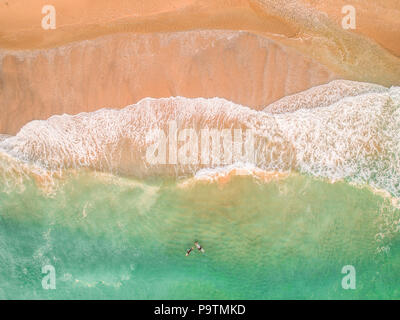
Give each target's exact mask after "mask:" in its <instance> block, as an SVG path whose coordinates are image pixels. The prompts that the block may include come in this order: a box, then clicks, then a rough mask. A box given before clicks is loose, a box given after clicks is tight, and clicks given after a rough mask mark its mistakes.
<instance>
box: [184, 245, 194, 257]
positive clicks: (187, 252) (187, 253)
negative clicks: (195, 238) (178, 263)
mask: <svg viewBox="0 0 400 320" xmlns="http://www.w3.org/2000/svg"><path fill="white" fill-rule="evenodd" d="M193 249H194V248H193V247H191V248H190V249H187V250H186V257H187V256H188V255H189V254H190V253H191V252H192V251H193Z"/></svg>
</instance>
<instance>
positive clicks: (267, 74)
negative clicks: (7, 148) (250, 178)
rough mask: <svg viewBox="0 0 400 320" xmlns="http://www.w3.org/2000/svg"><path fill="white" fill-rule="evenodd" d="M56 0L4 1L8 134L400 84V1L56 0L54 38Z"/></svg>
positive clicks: (3, 104) (0, 71) (2, 66)
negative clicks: (181, 107)
mask: <svg viewBox="0 0 400 320" xmlns="http://www.w3.org/2000/svg"><path fill="white" fill-rule="evenodd" d="M46 4H48V1H46V0H14V1H11V0H0V48H3V49H0V110H1V112H2V118H1V119H0V132H1V133H9V134H15V133H16V132H17V131H18V130H19V129H20V127H21V126H22V125H24V124H25V123H27V122H28V121H31V120H33V119H46V118H48V117H49V116H50V115H52V114H59V113H64V112H65V113H77V112H80V111H93V110H96V109H99V108H101V107H112V108H121V107H124V106H126V105H128V104H132V103H135V102H137V101H138V100H140V99H141V98H143V97H146V96H152V97H165V96H171V95H172V96H175V95H180V96H187V97H195V96H201V97H214V96H218V97H224V98H227V99H229V100H231V101H234V102H236V103H241V104H244V105H248V106H250V107H253V108H261V107H265V105H266V104H268V103H270V102H273V101H275V100H277V99H279V98H281V97H283V96H285V95H288V94H292V93H296V92H299V91H302V90H305V89H308V88H310V87H313V86H315V85H318V84H321V83H326V82H328V81H330V80H331V79H334V78H344V79H350V80H358V81H365V82H373V83H378V84H382V85H385V86H390V85H399V84H400V59H399V56H400V44H399V43H400V42H399V39H400V26H399V23H400V22H399V21H400V19H399V17H400V14H399V8H400V1H398V0H385V1H376V0H354V1H351V2H347V1H345V0H338V1H336V0H327V1H306V0H287V1H282V0H281V1H278V0H248V1H247V0H197V1H196V0H176V1H161V0H146V1H143V0H140V1H138V0H132V1H124V0H114V1H107V0H96V1H92V0H80V1H77V0H76V1H71V0H68V1H67V0H54V1H52V3H51V4H52V5H54V6H55V8H56V13H57V16H56V23H57V28H56V29H55V30H43V29H42V28H41V19H42V17H43V16H44V15H43V14H42V13H41V9H42V6H43V5H46ZM345 4H351V5H353V6H354V7H355V8H356V10H357V28H356V30H343V29H342V27H341V18H342V16H343V14H342V13H341V8H342V6H343V5H345ZM201 30H209V31H201ZM87 40H89V41H87ZM270 40H273V41H270Z"/></svg>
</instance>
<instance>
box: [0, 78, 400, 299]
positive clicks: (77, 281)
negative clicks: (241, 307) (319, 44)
mask: <svg viewBox="0 0 400 320" xmlns="http://www.w3.org/2000/svg"><path fill="white" fill-rule="evenodd" d="M286 105H290V108H289V109H285V106H286ZM285 110H286V111H285ZM171 120H174V121H176V122H177V125H178V127H179V128H188V127H190V128H194V129H195V130H196V131H199V130H200V129H201V128H204V127H207V128H214V127H215V128H218V129H224V128H225V129H226V128H237V127H238V128H243V129H248V128H251V129H252V130H254V131H255V132H256V134H255V146H256V148H255V150H256V157H255V159H254V162H253V163H241V162H238V163H233V164H230V165H226V166H224V165H221V164H218V165H217V164H215V165H214V164H213V163H212V162H211V163H210V164H209V165H201V164H198V163H193V164H190V165H183V164H177V165H173V164H168V165H163V164H157V165H154V166H152V165H149V164H148V163H146V161H145V160H144V159H145V153H146V147H148V141H147V140H146V132H148V130H150V129H152V128H153V129H154V128H155V127H157V126H158V127H161V128H167V127H168V121H171ZM399 135H400V88H396V87H392V88H384V87H380V86H376V85H372V84H362V83H353V82H349V81H336V82H332V83H331V84H329V85H325V86H321V87H317V88H313V89H310V90H308V91H306V92H303V93H301V94H299V95H295V96H292V97H286V98H284V99H282V100H281V101H278V102H277V103H275V104H273V105H271V106H269V107H266V108H265V109H264V111H255V110H251V109H250V108H247V107H245V106H240V105H237V104H234V103H232V102H229V101H226V100H224V99H218V98H214V99H202V98H198V99H188V98H182V97H175V98H165V99H144V100H142V101H141V102H139V103H138V104H136V105H132V106H128V107H126V108H125V109H122V110H111V109H102V110H99V111H97V112H94V113H82V114H79V115H75V116H70V115H61V116H54V117H52V118H50V119H48V120H46V121H33V122H31V123H28V124H27V125H26V126H25V127H23V128H22V129H21V131H20V132H19V133H18V134H17V135H16V136H12V137H11V136H10V137H8V136H3V137H1V138H0V266H1V268H0V298H1V299H399V298H400V277H399V276H400V234H399V230H400V205H399V201H398V197H399V196H400V161H399V152H400V139H399ZM239 172H240V174H239ZM196 240H197V241H199V242H200V244H201V245H202V246H203V247H204V249H205V252H204V253H201V252H199V251H197V250H195V251H194V252H192V253H191V254H190V255H189V256H185V252H186V250H187V249H188V248H189V247H191V246H193V243H194V241H196ZM46 265H51V266H53V267H54V270H55V274H56V278H55V279H56V288H55V289H49V290H46V289H44V288H43V286H42V280H43V278H44V277H45V276H46V274H45V273H42V268H43V267H44V266H46ZM348 265H351V266H353V267H354V268H355V270H356V288H355V289H347V290H346V289H344V288H343V287H342V279H343V278H344V277H345V276H346V274H343V273H342V268H343V267H344V266H348Z"/></svg>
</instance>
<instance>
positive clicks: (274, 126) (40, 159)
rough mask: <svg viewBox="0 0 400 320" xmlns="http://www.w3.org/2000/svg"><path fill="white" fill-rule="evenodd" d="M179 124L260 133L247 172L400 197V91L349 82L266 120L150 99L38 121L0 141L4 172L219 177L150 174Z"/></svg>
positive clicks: (217, 106) (220, 104) (312, 93)
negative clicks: (293, 174)
mask: <svg viewBox="0 0 400 320" xmlns="http://www.w3.org/2000/svg"><path fill="white" fill-rule="evenodd" d="M170 121H175V122H176V123H177V127H178V130H179V129H185V128H186V129H187V128H192V129H194V130H195V131H196V132H200V130H202V129H204V128H215V129H242V130H246V129H251V130H253V132H254V144H255V158H254V163H245V164H243V163H236V164H235V163H234V164H233V165H236V166H238V167H240V166H252V167H255V168H258V169H261V170H264V171H266V172H288V171H297V172H300V173H305V174H310V175H313V176H316V177H323V178H328V179H330V180H332V181H335V180H339V179H345V180H347V181H349V182H352V183H356V184H363V185H365V184H368V185H370V186H372V187H374V188H378V189H383V190H386V191H387V192H389V193H390V194H391V195H393V196H395V197H399V196H400V159H399V155H400V88H399V87H392V88H390V89H388V88H385V87H381V86H378V85H374V84H367V83H359V82H352V81H344V80H338V81H333V82H331V83H329V84H326V85H323V86H319V87H315V88H312V89H309V90H307V91H304V92H302V93H299V94H297V95H293V96H289V97H285V98H283V99H281V100H279V101H277V102H275V103H273V104H271V105H270V106H267V107H266V108H265V109H264V110H263V111H256V110H252V109H250V108H248V107H245V106H241V105H238V104H235V103H232V102H230V101H227V100H225V99H221V98H212V99H204V98H195V99H189V98H184V97H171V98H161V99H152V98H146V99H143V100H141V101H140V102H138V103H137V104H134V105H130V106H127V107H125V108H124V109H121V110H113V109H101V110H98V111H96V112H92V113H80V114H77V115H66V114H64V115H57V116H52V117H51V118H49V119H47V120H44V121H32V122H30V123H28V124H26V125H25V126H24V127H23V128H22V129H21V130H20V131H19V133H18V134H17V135H16V136H12V137H3V138H1V139H0V152H1V154H0V173H1V174H2V175H3V176H4V175H6V174H10V169H9V166H10V161H11V160H10V159H14V160H15V161H16V162H17V163H19V164H20V166H24V168H26V167H27V166H30V167H32V166H33V167H35V168H40V170H39V169H38V170H39V171H40V172H41V170H45V171H47V172H60V171H62V170H64V169H77V168H89V169H93V170H97V171H104V172H111V173H113V174H122V175H129V176H134V177H137V178H144V177H149V176H177V177H180V176H191V175H195V174H196V172H198V171H199V170H201V169H218V168H219V165H217V164H215V165H213V164H209V165H203V164H201V163H200V161H199V163H198V164H196V163H192V164H190V165H183V164H178V165H170V164H167V165H165V164H157V165H150V164H149V163H148V162H147V161H146V157H145V155H146V150H147V149H148V147H149V145H150V144H151V143H150V142H147V141H146V135H147V134H148V132H149V131H151V130H155V129H161V130H164V131H165V132H168V123H169V122H170ZM14 165H15V164H14ZM13 170H14V171H18V170H16V169H15V168H14V169H13ZM40 172H39V173H38V174H39V175H40Z"/></svg>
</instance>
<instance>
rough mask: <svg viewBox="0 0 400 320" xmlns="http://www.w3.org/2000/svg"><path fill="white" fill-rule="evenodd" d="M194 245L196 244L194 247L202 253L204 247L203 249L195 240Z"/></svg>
mask: <svg viewBox="0 0 400 320" xmlns="http://www.w3.org/2000/svg"><path fill="white" fill-rule="evenodd" d="M194 245H195V246H196V248H197V249H198V250H199V251H200V252H202V253H204V249H203V247H202V246H201V245H200V244H199V242H198V241H196V242H195V243H194Z"/></svg>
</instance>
